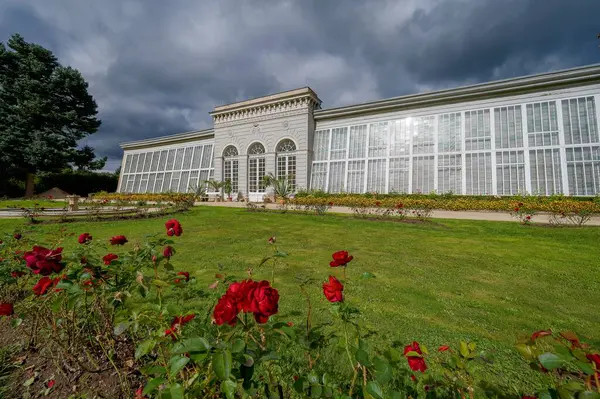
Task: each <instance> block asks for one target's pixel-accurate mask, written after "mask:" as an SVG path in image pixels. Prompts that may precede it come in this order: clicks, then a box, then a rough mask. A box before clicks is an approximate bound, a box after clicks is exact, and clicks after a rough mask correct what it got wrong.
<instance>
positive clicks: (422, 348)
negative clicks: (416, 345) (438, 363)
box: [420, 345, 429, 355]
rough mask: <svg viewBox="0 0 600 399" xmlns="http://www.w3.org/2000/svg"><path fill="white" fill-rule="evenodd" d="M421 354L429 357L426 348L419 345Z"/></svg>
mask: <svg viewBox="0 0 600 399" xmlns="http://www.w3.org/2000/svg"><path fill="white" fill-rule="evenodd" d="M420 348H421V352H423V354H425V355H429V350H428V349H427V347H426V346H425V345H421V346H420Z"/></svg>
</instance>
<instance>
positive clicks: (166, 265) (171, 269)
mask: <svg viewBox="0 0 600 399" xmlns="http://www.w3.org/2000/svg"><path fill="white" fill-rule="evenodd" d="M165 269H166V270H168V271H173V270H175V267H173V265H172V264H171V263H170V262H166V263H165Z"/></svg>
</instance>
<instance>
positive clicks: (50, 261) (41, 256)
mask: <svg viewBox="0 0 600 399" xmlns="http://www.w3.org/2000/svg"><path fill="white" fill-rule="evenodd" d="M62 250H63V249H62V248H56V249H48V248H44V247H38V246H35V247H33V249H32V250H31V251H29V252H25V254H24V255H23V259H25V262H26V263H27V267H28V268H30V269H31V271H32V272H33V274H41V275H42V276H48V275H50V274H52V273H59V272H60V271H61V270H62V269H63V268H64V267H65V265H64V264H62V263H61V260H62Z"/></svg>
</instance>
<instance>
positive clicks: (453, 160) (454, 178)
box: [437, 154, 462, 194]
mask: <svg viewBox="0 0 600 399" xmlns="http://www.w3.org/2000/svg"><path fill="white" fill-rule="evenodd" d="M437 191H438V192H439V193H442V194H446V193H450V192H451V193H454V194H462V159H461V156H460V155H459V154H456V155H450V154H444V155H439V156H438V189H437Z"/></svg>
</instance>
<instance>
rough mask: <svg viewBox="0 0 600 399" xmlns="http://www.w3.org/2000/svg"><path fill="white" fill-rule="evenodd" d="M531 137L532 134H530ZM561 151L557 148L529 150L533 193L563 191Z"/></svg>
mask: <svg viewBox="0 0 600 399" xmlns="http://www.w3.org/2000/svg"><path fill="white" fill-rule="evenodd" d="M529 137H530V138H531V136H529ZM560 167H561V163H560V152H559V150H558V149H557V148H555V149H548V148H546V149H539V150H530V151H529V173H530V175H531V194H533V195H553V194H558V193H562V192H563V189H562V174H561V172H560Z"/></svg>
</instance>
